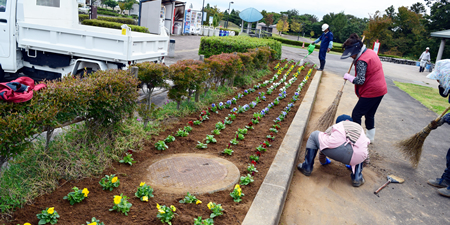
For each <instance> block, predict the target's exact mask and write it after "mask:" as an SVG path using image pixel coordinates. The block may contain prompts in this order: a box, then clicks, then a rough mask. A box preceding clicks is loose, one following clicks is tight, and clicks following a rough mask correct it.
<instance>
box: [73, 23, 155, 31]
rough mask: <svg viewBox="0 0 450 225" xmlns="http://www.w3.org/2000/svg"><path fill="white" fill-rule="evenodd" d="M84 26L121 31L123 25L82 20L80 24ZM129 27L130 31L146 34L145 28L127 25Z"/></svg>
mask: <svg viewBox="0 0 450 225" xmlns="http://www.w3.org/2000/svg"><path fill="white" fill-rule="evenodd" d="M81 23H82V24H84V25H89V26H96V27H107V28H113V29H119V30H120V29H122V28H121V26H122V25H123V24H122V23H116V22H108V21H102V20H83V22H81ZM128 26H129V27H131V30H132V31H136V32H142V33H148V28H146V27H141V26H136V25H128Z"/></svg>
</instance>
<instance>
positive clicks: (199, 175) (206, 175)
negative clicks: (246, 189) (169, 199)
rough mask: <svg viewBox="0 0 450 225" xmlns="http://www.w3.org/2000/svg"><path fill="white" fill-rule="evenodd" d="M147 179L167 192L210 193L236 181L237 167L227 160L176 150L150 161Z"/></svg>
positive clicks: (232, 184) (153, 185) (238, 174)
mask: <svg viewBox="0 0 450 225" xmlns="http://www.w3.org/2000/svg"><path fill="white" fill-rule="evenodd" d="M147 171H148V175H147V179H148V181H149V183H150V185H151V186H152V187H155V188H161V189H163V190H164V191H167V192H171V193H184V194H185V193H186V192H190V193H193V194H194V193H195V194H201V193H213V192H216V191H221V190H225V189H229V188H232V187H233V186H234V184H236V183H237V182H238V181H239V176H240V173H239V170H238V168H237V167H236V166H235V165H234V164H233V163H231V162H230V161H228V160H225V159H222V158H219V157H215V156H211V155H203V154H176V155H171V156H169V157H166V158H164V159H161V160H159V161H157V162H155V163H153V164H152V165H151V166H150V167H149V168H148V169H147Z"/></svg>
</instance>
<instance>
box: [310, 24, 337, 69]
mask: <svg viewBox="0 0 450 225" xmlns="http://www.w3.org/2000/svg"><path fill="white" fill-rule="evenodd" d="M322 31H323V34H322V35H321V36H320V37H319V38H318V39H317V40H315V41H313V44H316V43H319V41H322V43H321V44H320V50H319V60H320V68H319V69H318V70H319V71H322V70H323V68H324V67H325V57H326V54H327V52H330V50H331V49H332V48H333V33H332V32H331V31H330V26H328V24H326V23H324V24H323V25H322Z"/></svg>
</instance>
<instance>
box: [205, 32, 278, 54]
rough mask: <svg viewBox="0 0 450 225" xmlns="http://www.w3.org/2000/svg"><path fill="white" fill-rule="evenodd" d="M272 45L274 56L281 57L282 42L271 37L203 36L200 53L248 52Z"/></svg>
mask: <svg viewBox="0 0 450 225" xmlns="http://www.w3.org/2000/svg"><path fill="white" fill-rule="evenodd" d="M264 46H267V47H270V48H271V49H272V50H274V54H273V56H272V57H273V58H274V59H280V58H281V43H280V42H278V41H276V40H271V39H260V38H251V37H243V36H233V37H230V36H228V37H202V39H201V41H200V49H199V51H198V53H199V55H205V58H208V57H210V56H212V55H219V54H221V53H233V52H247V51H248V50H249V49H253V48H258V47H264Z"/></svg>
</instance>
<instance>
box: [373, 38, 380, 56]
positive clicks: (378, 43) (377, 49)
mask: <svg viewBox="0 0 450 225" xmlns="http://www.w3.org/2000/svg"><path fill="white" fill-rule="evenodd" d="M372 50H373V51H374V52H376V53H377V55H378V51H379V50H380V42H378V39H377V41H375V42H374V43H373V47H372Z"/></svg>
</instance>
